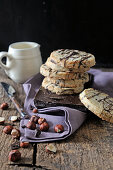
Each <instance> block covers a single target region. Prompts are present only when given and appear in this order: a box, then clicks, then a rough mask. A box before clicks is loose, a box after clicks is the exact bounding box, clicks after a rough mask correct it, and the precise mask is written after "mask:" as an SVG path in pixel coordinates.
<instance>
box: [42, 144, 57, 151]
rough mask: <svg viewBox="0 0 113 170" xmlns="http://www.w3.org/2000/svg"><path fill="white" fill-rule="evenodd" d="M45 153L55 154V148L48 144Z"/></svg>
mask: <svg viewBox="0 0 113 170" xmlns="http://www.w3.org/2000/svg"><path fill="white" fill-rule="evenodd" d="M45 149H46V152H48V153H56V151H57V150H56V147H55V146H54V145H53V144H49V145H47V146H46V148H45Z"/></svg>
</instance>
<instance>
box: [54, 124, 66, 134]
mask: <svg viewBox="0 0 113 170" xmlns="http://www.w3.org/2000/svg"><path fill="white" fill-rule="evenodd" d="M54 131H55V132H57V133H60V132H63V131H64V127H63V126H62V125H60V124H58V125H56V126H55V127H54Z"/></svg>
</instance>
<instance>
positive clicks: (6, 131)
mask: <svg viewBox="0 0 113 170" xmlns="http://www.w3.org/2000/svg"><path fill="white" fill-rule="evenodd" d="M12 129H13V126H11V125H8V126H5V127H4V129H3V132H4V133H6V134H11V131H12Z"/></svg>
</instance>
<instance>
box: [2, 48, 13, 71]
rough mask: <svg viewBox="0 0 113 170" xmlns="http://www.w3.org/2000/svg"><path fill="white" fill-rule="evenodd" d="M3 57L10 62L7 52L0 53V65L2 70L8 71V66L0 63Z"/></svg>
mask: <svg viewBox="0 0 113 170" xmlns="http://www.w3.org/2000/svg"><path fill="white" fill-rule="evenodd" d="M4 57H7V58H8V59H9V60H11V55H9V54H8V52H5V51H3V52H0V65H1V67H2V68H3V69H6V70H8V69H10V65H8V66H7V65H5V64H4V63H3V62H2V59H3V58H4Z"/></svg>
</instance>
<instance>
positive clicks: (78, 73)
mask: <svg viewBox="0 0 113 170" xmlns="http://www.w3.org/2000/svg"><path fill="white" fill-rule="evenodd" d="M94 65H95V57H94V56H93V55H92V54H90V53H86V52H83V51H79V50H69V49H60V50H56V51H53V52H52V53H51V55H50V57H49V58H48V59H47V61H46V63H45V64H43V65H42V66H41V68H40V73H41V74H42V75H44V76H45V78H44V80H43V82H42V87H44V88H45V89H47V90H49V91H51V92H52V93H56V94H58V95H62V94H75V93H80V92H81V91H82V90H83V89H84V84H85V83H86V82H88V81H89V75H88V73H87V72H86V71H88V70H89V69H90V67H92V66H94Z"/></svg>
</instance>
